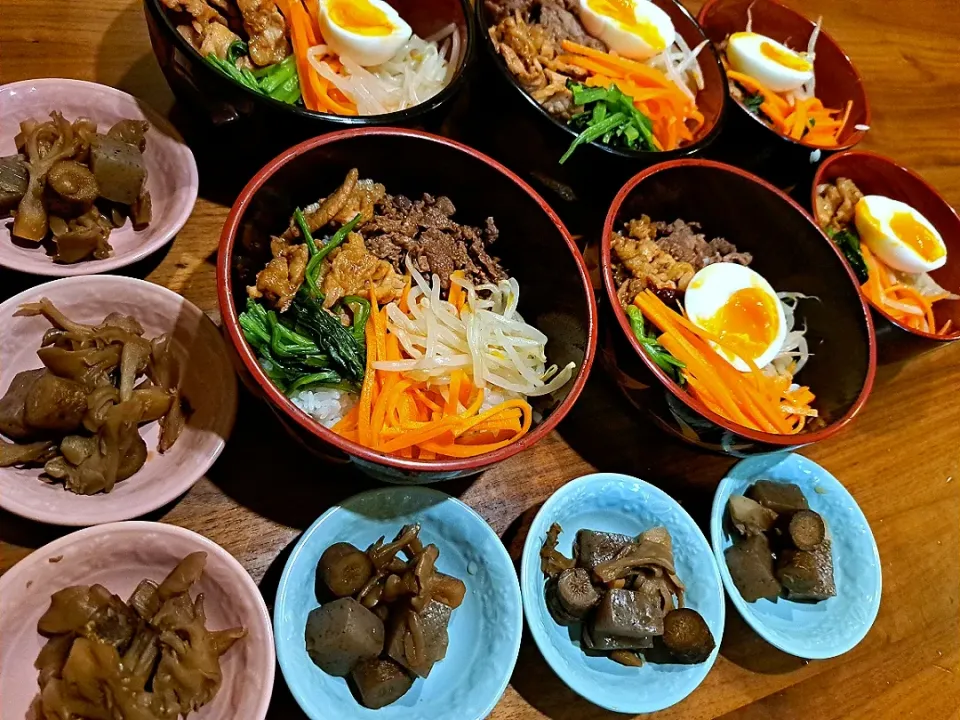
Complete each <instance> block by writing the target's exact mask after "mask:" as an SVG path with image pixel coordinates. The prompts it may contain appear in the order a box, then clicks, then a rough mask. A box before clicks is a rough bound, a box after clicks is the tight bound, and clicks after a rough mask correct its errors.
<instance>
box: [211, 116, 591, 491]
mask: <svg viewBox="0 0 960 720" xmlns="http://www.w3.org/2000/svg"><path fill="white" fill-rule="evenodd" d="M371 136H387V137H399V138H409V139H413V140H418V141H424V142H427V143H435V144H438V145H444V146H446V147H448V148H451V149H453V150H456V151H459V152H461V153H464V154H466V155H469V156H470V157H472V158H473V159H474V160H477V161H479V162H482V163H484V164H486V165H487V166H489V167H490V168H492V169H493V170H495V171H498V172H500V173H501V174H502V175H505V176H506V177H507V179H509V180H511V181H512V182H513V184H514V185H515V186H516V187H517V189H518V190H520V191H522V192H525V193H526V194H527V195H529V196H530V198H531V199H532V200H533V201H534V202H535V203H536V204H537V205H539V206H540V209H541V210H542V211H543V212H544V213H546V215H547V217H548V218H549V219H550V221H551V222H552V223H553V225H554V226H555V227H556V229H557V230H558V232H559V233H560V236H561V237H562V238H563V240H564V242H565V243H566V246H567V249H568V250H569V252H570V254H571V256H572V259H573V261H574V264H575V266H576V269H577V271H578V272H579V276H580V283H581V286H582V289H583V293H584V296H585V297H586V300H587V324H586V328H585V329H586V332H587V342H586V347H585V349H584V350H585V351H584V357H583V362H582V363H581V365H580V367H579V368H578V370H577V374H576V376H575V377H574V378H573V385H572V386H571V387H570V391H569V392H568V393H567V396H566V397H565V398H564V399H563V401H562V402H561V403H560V404H559V405H557V407H556V408H554V409H553V410H552V411H551V412H550V414H549V415H548V416H547V417H546V418H545V419H544V420H543V422H541V423H540V424H539V425H537V426H536V427H534V428H532V429H531V431H530V432H528V433H527V434H526V435H525V436H523V437H522V438H520V440H518V441H517V442H515V443H511V444H510V445H507V446H505V447H502V448H499V449H497V450H494V451H492V452H488V453H484V454H482V455H477V456H475V457H471V458H459V459H457V458H454V459H448V460H415V459H412V458H401V457H394V456H392V455H385V454H383V453H380V452H378V451H376V450H373V449H371V448H368V447H365V446H363V445H360V444H359V443H355V442H353V441H351V440H347V439H346V438H343V437H341V436H340V435H338V434H337V433H335V432H333V430H331V429H329V428H326V427H324V426H323V425H322V424H320V423H319V422H317V421H316V420H314V419H313V418H312V417H310V416H309V415H308V414H307V413H305V412H304V411H303V410H301V409H300V408H298V407H297V406H296V405H294V404H293V402H292V401H291V400H289V399H288V398H287V397H286V396H285V395H284V394H283V393H282V392H280V390H279V388H277V386H276V385H274V384H273V382H272V381H271V380H270V379H269V378H268V377H267V376H266V373H265V372H264V371H263V368H261V367H260V364H259V363H258V362H257V359H256V357H255V356H254V354H253V350H252V349H251V348H250V346H249V344H248V343H247V341H246V340H245V339H244V337H243V333H242V332H241V330H240V324H239V321H238V319H237V308H236V304H235V303H234V301H233V279H232V273H231V267H230V265H231V260H232V257H233V248H234V245H235V243H236V235H237V230H238V229H239V226H240V219H241V217H242V216H243V214H244V213H245V212H246V209H247V206H248V205H249V204H250V201H251V200H252V198H253V196H254V195H255V194H256V193H257V192H258V191H259V190H260V188H261V187H262V186H263V185H264V183H266V181H267V180H268V179H270V177H272V176H273V174H274V173H276V172H277V171H278V170H279V169H280V168H282V167H283V166H285V165H286V164H287V163H288V162H290V161H291V160H293V159H295V158H297V157H300V156H301V155H304V154H306V153H308V152H310V151H312V150H315V149H316V148H319V147H323V146H324V145H331V144H334V143H337V142H339V141H341V140H350V139H353V138H357V137H371ZM217 296H218V300H219V304H220V313H221V318H222V322H223V327H224V328H225V329H226V331H227V334H228V336H229V337H230V340H231V342H232V344H233V347H234V348H235V349H236V350H237V354H238V355H239V356H240V359H241V361H242V362H243V365H244V367H245V368H246V370H247V371H248V372H249V373H250V374H251V376H252V377H253V379H254V380H255V381H256V383H257V386H258V387H259V388H260V389H261V391H262V392H263V393H264V394H265V395H266V397H267V398H268V399H269V401H270V403H271V404H272V405H273V406H274V407H275V408H277V409H279V410H281V411H282V412H283V414H284V415H285V417H286V418H289V419H290V420H292V421H293V422H295V423H296V425H297V426H299V427H300V428H301V429H302V430H304V431H306V432H307V433H309V434H310V435H312V436H314V437H316V438H319V439H320V440H322V441H324V442H325V443H327V444H329V445H332V446H334V447H335V448H337V449H338V450H339V451H341V452H343V453H345V454H347V455H349V456H352V457H358V458H361V459H363V460H365V461H367V462H370V463H373V464H374V465H382V466H386V467H390V468H394V469H397V470H402V471H407V472H417V473H423V472H428V473H429V472H437V473H444V472H455V471H480V470H482V469H484V468H486V467H489V466H491V465H493V464H494V463H498V462H500V461H502V460H506V459H507V458H509V457H512V456H513V455H516V454H517V453H519V452H521V451H523V450H525V449H527V448H528V447H531V446H533V445H535V444H536V443H537V442H539V441H540V440H541V439H542V438H544V437H545V436H546V435H547V434H549V433H550V431H551V430H553V428H554V427H556V425H557V424H558V423H559V422H560V421H561V420H562V419H563V418H564V417H565V416H566V415H567V413H568V412H569V411H570V408H572V407H573V404H574V403H575V402H576V400H577V398H578V397H579V396H580V393H581V391H582V390H583V388H584V385H585V384H586V382H587V377H588V376H589V374H590V369H591V367H592V366H593V361H594V357H595V355H596V348H597V316H598V310H597V300H596V296H595V294H594V292H593V288H592V286H591V284H590V275H589V271H588V270H587V266H586V263H585V262H584V260H583V255H582V254H581V253H580V251H579V250H578V249H577V246H576V244H575V243H574V241H573V237H572V236H571V235H570V231H569V230H567V227H566V225H564V223H563V221H562V220H561V219H560V217H559V216H558V215H557V214H556V212H555V211H554V210H553V208H551V207H550V206H549V205H548V204H547V202H546V201H545V200H544V199H543V198H542V197H540V195H539V194H537V192H536V191H535V190H534V189H533V188H532V187H530V185H529V184H528V183H526V182H525V181H524V180H522V179H521V178H520V177H518V176H517V175H516V174H514V173H513V172H512V171H511V170H509V169H507V168H506V167H505V166H503V165H501V164H500V163H499V162H497V161H496V160H494V159H493V158H491V157H488V156H487V155H484V154H483V153H481V152H479V151H478V150H475V149H473V148H471V147H469V146H467V145H464V144H463V143H460V142H457V141H455V140H450V139H449V138H445V137H441V136H439V135H434V134H432V133H428V132H424V131H422V130H411V129H407V128H391V127H364V128H354V129H351V130H340V131H337V132H333V133H327V134H325V135H321V136H319V137H315V138H312V139H310V140H305V141H304V142H302V143H300V144H299V145H294V146H293V147H292V148H289V149H288V150H285V151H284V152H282V153H280V154H279V155H278V156H277V157H275V158H274V159H273V160H271V161H270V162H268V163H267V164H266V165H264V166H263V168H261V169H260V170H259V171H258V172H257V174H256V175H254V176H253V178H252V179H251V180H250V182H248V183H247V184H246V186H245V187H244V188H243V190H241V191H240V194H239V195H238V196H237V199H236V200H235V201H234V203H233V207H232V208H231V209H230V214H229V215H228V217H227V219H226V221H225V222H224V224H223V230H222V232H221V235H220V243H219V246H218V253H217Z"/></svg>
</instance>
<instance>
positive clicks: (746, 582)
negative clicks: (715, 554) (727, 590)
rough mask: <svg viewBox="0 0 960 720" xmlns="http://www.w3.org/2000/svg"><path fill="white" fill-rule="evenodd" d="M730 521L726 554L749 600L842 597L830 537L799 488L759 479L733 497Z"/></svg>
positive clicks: (743, 593) (733, 573) (736, 578)
mask: <svg viewBox="0 0 960 720" xmlns="http://www.w3.org/2000/svg"><path fill="white" fill-rule="evenodd" d="M727 517H728V518H729V520H730V525H731V526H732V528H733V534H734V544H733V546H731V547H729V548H727V549H726V551H725V552H724V556H725V558H726V561H727V568H728V569H729V570H730V576H731V577H732V578H733V583H734V585H736V586H737V590H739V591H740V595H741V596H743V599H744V600H746V601H747V602H756V601H757V600H760V599H761V598H766V599H767V600H772V601H776V599H777V598H778V597H784V598H786V599H787V600H805V601H814V602H817V601H820V600H826V599H827V598H829V597H833V596H834V595H836V594H837V587H836V584H835V582H834V579H833V557H832V554H831V550H830V534H829V532H828V530H827V526H826V523H825V522H824V520H823V518H822V517H821V516H820V515H819V514H818V513H816V512H814V511H813V510H811V509H810V507H809V505H808V504H807V499H806V497H804V495H803V491H801V490H800V488H799V486H797V485H794V484H793V483H776V482H772V481H770V480H759V481H757V482H756V483H754V484H753V485H751V486H750V487H749V488H748V489H747V492H746V494H745V495H731V496H730V499H729V500H728V502H727Z"/></svg>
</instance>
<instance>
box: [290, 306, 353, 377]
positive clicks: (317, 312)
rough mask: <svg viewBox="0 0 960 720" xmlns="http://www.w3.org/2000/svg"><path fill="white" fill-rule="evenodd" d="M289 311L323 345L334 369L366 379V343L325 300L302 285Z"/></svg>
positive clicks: (297, 324) (299, 326)
mask: <svg viewBox="0 0 960 720" xmlns="http://www.w3.org/2000/svg"><path fill="white" fill-rule="evenodd" d="M288 312H289V313H290V314H291V315H292V316H293V318H294V320H295V321H296V327H297V329H298V330H302V331H307V332H309V333H310V335H311V336H312V338H313V340H314V342H316V344H317V347H318V348H323V351H324V353H325V354H326V356H327V357H328V358H329V360H330V366H331V367H332V368H333V369H334V370H336V371H337V372H339V373H340V375H341V376H342V377H343V378H345V379H347V380H353V381H356V382H361V381H362V380H363V373H364V369H365V365H366V345H365V344H364V343H361V342H358V341H357V338H356V336H355V335H354V334H353V332H352V331H351V330H350V329H348V328H346V327H344V326H343V323H341V322H340V320H339V319H338V318H336V317H334V316H333V315H331V314H330V313H329V312H327V311H326V310H325V309H324V307H323V305H322V304H321V301H319V300H318V299H317V298H315V297H313V296H312V295H311V294H310V293H309V291H307V290H306V289H305V288H301V289H300V292H299V293H298V294H297V297H296V299H295V300H294V302H293V304H292V305H291V306H290V309H289V311H288Z"/></svg>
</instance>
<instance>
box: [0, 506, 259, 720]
mask: <svg viewBox="0 0 960 720" xmlns="http://www.w3.org/2000/svg"><path fill="white" fill-rule="evenodd" d="M197 551H200V552H205V553H206V554H207V564H206V568H205V569H204V573H203V575H202V576H201V577H200V579H199V580H198V581H197V583H196V584H195V585H194V589H193V590H192V591H191V597H196V596H197V594H198V593H203V599H204V603H203V607H204V610H205V611H206V615H207V627H208V628H210V629H211V630H221V629H225V628H229V627H235V626H237V625H242V626H243V627H245V628H246V629H247V635H246V637H244V638H243V639H241V640H238V641H237V643H236V644H235V645H234V646H233V647H232V648H231V649H230V650H229V651H228V652H227V653H226V655H224V656H223V658H222V659H221V663H220V667H221V669H222V671H223V684H222V685H221V686H220V691H219V692H218V693H217V695H216V697H214V699H213V700H212V701H211V702H210V703H209V704H207V705H206V706H205V707H203V708H202V709H201V710H200V711H199V712H198V713H196V714H193V713H191V714H190V718H191V720H193V719H194V718H195V719H196V720H241V719H242V720H263V718H264V717H265V716H266V714H267V707H268V705H269V704H270V695H271V693H272V692H273V673H274V649H273V631H272V630H271V627H270V615H269V614H268V612H267V606H266V605H265V604H264V602H263V597H262V596H261V595H260V591H259V589H258V588H257V586H256V584H254V582H253V580H252V579H251V578H250V576H249V575H248V574H247V571H246V570H244V569H243V566H241V565H240V563H238V562H237V561H236V560H235V559H234V558H233V557H232V556H231V555H230V554H229V553H228V552H227V551H226V550H224V549H223V548H221V547H220V546H219V545H217V544H216V543H214V542H211V541H210V540H207V539H206V538H205V537H202V536H200V535H198V534H197V533H195V532H191V531H190V530H185V529H184V528H180V527H177V526H175V525H164V524H161V523H152V522H124V523H113V524H110V525H101V526H99V527H95V528H87V529H86V530H79V531H77V532H74V533H71V534H69V535H66V536H64V537H62V538H60V539H58V540H54V541H53V542H52V543H50V544H49V545H44V546H43V547H42V548H40V549H39V550H37V551H36V552H34V553H32V554H31V555H28V556H27V557H26V558H25V559H23V560H21V561H20V562H19V563H17V565H15V566H14V567H13V568H12V569H11V570H9V571H8V572H7V573H6V574H5V575H3V577H0V717H2V718H5V719H6V718H9V719H10V720H19V719H20V718H33V717H34V715H33V713H32V712H30V711H29V710H30V704H31V702H32V701H33V699H34V697H36V695H37V692H38V686H37V671H36V670H35V669H34V667H33V661H34V660H35V659H36V657H37V653H38V652H40V648H41V647H43V643H44V639H43V638H42V637H41V636H40V634H39V633H37V621H38V620H39V619H40V617H41V616H42V615H43V613H44V612H45V611H46V609H47V608H48V607H49V606H50V596H51V595H52V594H53V593H54V592H56V591H57V590H61V589H62V588H65V587H69V586H70V585H93V584H94V583H99V584H100V585H103V586H104V587H106V588H107V589H108V590H110V591H111V592H112V593H115V594H116V595H119V596H120V597H121V598H124V599H126V598H128V597H129V596H130V593H131V592H133V589H134V588H135V587H136V586H137V583H139V582H140V581H141V580H143V579H144V578H150V579H151V580H155V581H157V582H159V581H160V580H162V579H163V578H164V577H165V576H166V575H167V573H168V572H170V570H172V569H173V568H174V566H175V565H176V564H177V563H178V562H179V561H180V560H181V559H182V558H183V557H184V556H185V555H188V554H189V553H192V552H197Z"/></svg>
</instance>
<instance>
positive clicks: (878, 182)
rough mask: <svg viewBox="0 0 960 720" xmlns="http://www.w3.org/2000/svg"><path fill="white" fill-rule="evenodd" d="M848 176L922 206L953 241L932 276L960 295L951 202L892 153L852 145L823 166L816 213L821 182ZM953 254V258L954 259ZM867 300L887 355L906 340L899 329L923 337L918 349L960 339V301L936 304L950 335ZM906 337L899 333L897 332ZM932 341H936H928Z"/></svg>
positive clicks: (958, 242) (958, 245)
mask: <svg viewBox="0 0 960 720" xmlns="http://www.w3.org/2000/svg"><path fill="white" fill-rule="evenodd" d="M841 177H846V178H850V179H851V180H853V182H854V183H855V184H856V186H857V187H858V188H860V190H862V191H863V193H864V195H885V196H887V197H889V198H893V199H894V200H899V201H900V202H904V203H906V204H907V205H910V206H911V207H913V208H915V209H916V210H918V211H919V212H920V213H921V214H922V215H923V216H924V217H926V218H927V219H928V220H929V221H930V222H932V223H933V225H934V227H935V228H937V230H938V231H939V232H940V235H941V236H942V237H943V242H944V243H945V244H946V246H947V264H946V265H944V266H943V267H942V268H940V269H938V270H934V271H933V272H932V273H930V276H931V277H932V278H933V279H934V280H936V281H937V282H938V283H940V285H942V286H943V287H944V288H945V289H947V290H949V291H950V292H953V293H957V294H960V216H958V215H957V211H956V210H954V209H953V208H952V207H951V206H950V203H948V202H947V201H946V200H944V199H943V197H941V195H940V194H939V193H938V192H937V191H936V190H935V189H934V188H933V187H932V186H931V185H930V184H929V183H928V182H927V181H926V180H924V179H923V178H922V177H920V176H919V175H918V174H917V173H915V172H913V171H912V170H909V169H907V168H905V167H903V166H902V165H900V164H898V163H897V162H896V161H894V160H891V159H890V158H887V157H884V156H883V155H878V154H876V153H872V152H866V151H860V150H852V151H847V152H842V153H838V154H836V155H834V156H832V157H830V158H829V159H828V160H827V161H826V162H824V163H823V164H822V165H821V166H820V168H819V169H818V170H817V174H816V177H815V178H814V182H813V188H812V189H811V191H810V208H811V210H812V211H813V212H814V213H815V212H816V202H817V187H818V186H819V185H821V184H823V183H827V182H833V181H835V180H836V179H837V178H841ZM951 257H952V258H953V259H952V260H951V259H950V258H951ZM864 299H865V300H866V301H867V303H868V304H869V305H870V307H871V308H873V311H874V312H875V313H876V314H877V315H879V316H880V317H881V318H882V320H881V322H879V323H878V324H877V337H878V339H879V340H880V343H881V346H883V350H884V355H885V356H886V355H887V352H886V350H887V347H886V346H887V345H888V344H890V345H892V344H894V343H896V342H897V340H900V339H903V338H902V334H901V333H900V332H899V330H902V331H904V332H906V333H908V334H909V335H912V336H915V337H917V338H923V340H924V341H925V342H923V343H922V344H921V345H920V346H918V347H917V348H916V349H918V350H922V349H924V347H926V348H929V347H930V346H931V343H937V342H949V341H951V340H957V339H960V301H956V300H953V301H943V302H938V303H936V304H934V306H933V309H934V317H935V319H936V321H937V326H938V327H940V326H942V325H943V324H944V323H945V322H947V320H951V321H952V322H953V328H954V330H953V332H951V333H948V334H947V335H934V334H933V333H928V332H923V331H922V330H914V329H913V328H910V327H907V326H906V325H903V324H901V323H900V322H898V321H897V320H895V319H894V318H893V317H891V316H890V315H889V314H887V313H886V312H885V311H884V310H883V309H882V308H881V307H880V306H879V305H877V304H876V303H874V302H873V301H872V300H870V299H869V298H867V297H866V296H864ZM898 335H899V336H901V337H899V338H898V337H897V336H898ZM926 341H931V342H926Z"/></svg>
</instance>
